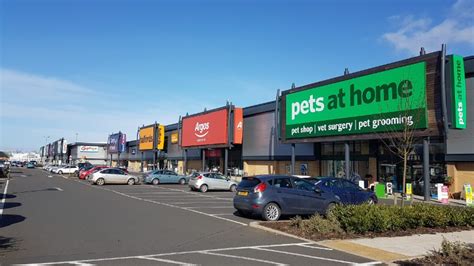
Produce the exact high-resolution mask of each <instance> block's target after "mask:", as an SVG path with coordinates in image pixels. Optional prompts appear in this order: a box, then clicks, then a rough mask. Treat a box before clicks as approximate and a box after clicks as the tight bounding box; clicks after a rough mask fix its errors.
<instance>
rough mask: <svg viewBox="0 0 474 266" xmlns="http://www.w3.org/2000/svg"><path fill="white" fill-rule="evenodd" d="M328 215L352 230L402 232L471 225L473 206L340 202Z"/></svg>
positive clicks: (473, 214)
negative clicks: (422, 228)
mask: <svg viewBox="0 0 474 266" xmlns="http://www.w3.org/2000/svg"><path fill="white" fill-rule="evenodd" d="M331 215H332V216H333V218H332V219H333V220H336V221H338V223H339V225H340V227H341V228H342V229H343V230H344V231H346V232H351V233H359V234H364V233H367V232H387V231H402V230H407V229H414V228H418V227H430V228H437V227H442V228H444V227H447V226H473V225H474V208H462V207H453V206H441V205H433V204H413V205H412V206H406V207H400V206H386V205H366V204H364V205H339V206H336V207H335V208H334V209H333V210H332V212H331Z"/></svg>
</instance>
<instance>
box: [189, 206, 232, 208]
mask: <svg viewBox="0 0 474 266" xmlns="http://www.w3.org/2000/svg"><path fill="white" fill-rule="evenodd" d="M182 207H183V208H188V209H233V208H234V206H211V207H209V206H204V207H185V206H182Z"/></svg>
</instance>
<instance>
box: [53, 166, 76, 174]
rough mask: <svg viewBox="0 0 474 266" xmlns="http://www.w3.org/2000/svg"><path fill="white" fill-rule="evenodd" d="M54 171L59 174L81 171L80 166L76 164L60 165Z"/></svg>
mask: <svg viewBox="0 0 474 266" xmlns="http://www.w3.org/2000/svg"><path fill="white" fill-rule="evenodd" d="M53 172H54V173H57V174H60V175H62V174H77V172H79V168H78V167H77V166H75V165H63V166H60V167H58V168H57V169H55V170H54V171H53Z"/></svg>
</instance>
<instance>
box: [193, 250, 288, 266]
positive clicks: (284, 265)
mask: <svg viewBox="0 0 474 266" xmlns="http://www.w3.org/2000/svg"><path fill="white" fill-rule="evenodd" d="M199 253H201V254H206V255H213V256H221V257H228V258H236V259H242V260H250V261H257V262H263V263H268V264H273V265H278V266H286V265H288V264H282V263H278V262H274V261H269V260H261V259H256V258H250V257H243V256H235V255H229V254H221V253H214V252H209V251H201V252H199Z"/></svg>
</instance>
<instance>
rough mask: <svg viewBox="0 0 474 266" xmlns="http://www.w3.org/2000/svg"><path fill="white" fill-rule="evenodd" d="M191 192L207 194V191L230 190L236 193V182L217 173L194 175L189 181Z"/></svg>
mask: <svg viewBox="0 0 474 266" xmlns="http://www.w3.org/2000/svg"><path fill="white" fill-rule="evenodd" d="M189 187H190V188H191V190H199V191H201V192H203V193H204V192H207V191H208V190H230V191H232V192H235V191H236V188H237V182H235V181H231V180H230V179H229V178H226V177H225V176H223V175H221V174H219V173H195V174H193V175H192V176H191V178H190V179H189Z"/></svg>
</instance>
